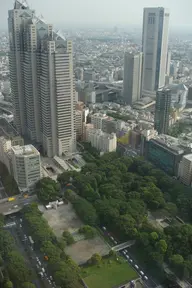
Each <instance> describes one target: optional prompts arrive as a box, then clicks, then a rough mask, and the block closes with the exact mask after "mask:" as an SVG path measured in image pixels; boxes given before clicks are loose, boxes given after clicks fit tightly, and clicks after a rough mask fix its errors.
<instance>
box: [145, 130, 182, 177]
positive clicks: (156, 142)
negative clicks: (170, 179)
mask: <svg viewBox="0 0 192 288" xmlns="http://www.w3.org/2000/svg"><path fill="white" fill-rule="evenodd" d="M177 141H178V139H176V138H174V137H171V136H168V135H159V136H158V137H156V138H155V139H151V140H149V141H148V142H147V147H146V159H147V160H148V161H150V162H152V163H153V164H155V165H156V166H157V167H158V168H160V169H162V170H164V171H165V172H166V173H168V174H169V175H172V176H173V175H174V176H177V175H178V171H179V163H180V161H181V159H182V157H183V155H184V154H185V148H184V147H181V146H180V145H178V143H177Z"/></svg>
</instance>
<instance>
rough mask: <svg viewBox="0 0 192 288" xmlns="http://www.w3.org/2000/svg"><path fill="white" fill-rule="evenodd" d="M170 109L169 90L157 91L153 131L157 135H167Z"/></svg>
mask: <svg viewBox="0 0 192 288" xmlns="http://www.w3.org/2000/svg"><path fill="white" fill-rule="evenodd" d="M170 109H171V90H170V89H167V88H162V89H159V90H158V91H157V96H156V105H155V129H156V130H157V132H158V133H159V134H167V132H168V129H169V115H170Z"/></svg>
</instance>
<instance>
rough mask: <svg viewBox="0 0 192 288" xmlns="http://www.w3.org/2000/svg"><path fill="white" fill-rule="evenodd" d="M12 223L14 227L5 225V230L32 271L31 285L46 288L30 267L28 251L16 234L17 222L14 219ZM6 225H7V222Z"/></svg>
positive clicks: (21, 237) (31, 266) (32, 267)
mask: <svg viewBox="0 0 192 288" xmlns="http://www.w3.org/2000/svg"><path fill="white" fill-rule="evenodd" d="M14 222H15V223H16V225H14V226H13V225H12V226H9V225H7V226H8V227H6V228H5V229H6V230H8V231H9V232H10V233H11V234H12V236H13V238H14V239H15V243H16V246H17V249H18V250H19V252H20V253H21V254H22V256H23V257H24V258H25V261H26V264H27V266H28V267H29V269H31V270H32V275H34V276H33V277H34V278H33V281H32V282H33V284H35V286H36V287H37V288H46V286H45V285H44V284H43V283H42V281H41V280H40V279H39V277H38V275H37V272H36V270H35V269H34V266H33V265H32V261H31V258H30V256H29V255H30V254H29V253H28V249H27V248H28V247H26V246H25V245H24V243H23V242H22V239H23V236H22V234H19V233H18V227H19V224H17V220H15V219H14ZM6 224H9V222H8V223H6Z"/></svg>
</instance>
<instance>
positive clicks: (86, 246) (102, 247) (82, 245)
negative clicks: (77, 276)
mask: <svg viewBox="0 0 192 288" xmlns="http://www.w3.org/2000/svg"><path fill="white" fill-rule="evenodd" d="M109 251H110V249H109V246H108V245H107V244H106V243H105V242H104V241H103V239H101V238H100V237H99V236H98V237H96V238H94V239H89V240H81V241H79V242H76V243H75V244H73V245H71V246H68V247H67V248H66V249H65V252H66V253H67V254H68V255H70V256H71V258H72V259H73V260H74V261H75V262H76V263H77V264H79V265H80V264H83V263H85V262H86V261H87V260H88V259H90V258H91V256H92V255H93V254H95V253H98V254H100V255H102V256H104V255H106V254H108V253H109Z"/></svg>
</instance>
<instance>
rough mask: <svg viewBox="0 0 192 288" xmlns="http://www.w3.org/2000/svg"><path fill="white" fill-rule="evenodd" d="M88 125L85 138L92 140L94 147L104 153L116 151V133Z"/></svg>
mask: <svg viewBox="0 0 192 288" xmlns="http://www.w3.org/2000/svg"><path fill="white" fill-rule="evenodd" d="M88 125H91V124H88ZM88 125H86V126H85V140H86V141H87V142H90V143H91V145H92V146H93V147H95V148H96V149H97V150H99V151H100V152H103V153H106V152H114V151H116V149H117V137H116V134H115V133H111V134H108V133H105V132H103V131H101V129H95V128H92V127H91V126H88Z"/></svg>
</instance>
